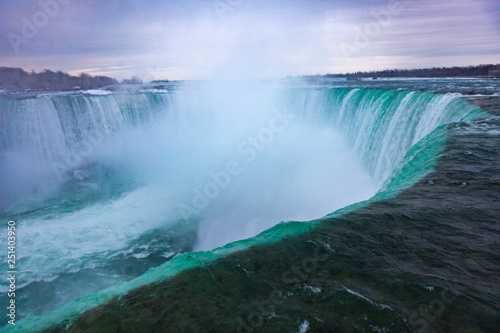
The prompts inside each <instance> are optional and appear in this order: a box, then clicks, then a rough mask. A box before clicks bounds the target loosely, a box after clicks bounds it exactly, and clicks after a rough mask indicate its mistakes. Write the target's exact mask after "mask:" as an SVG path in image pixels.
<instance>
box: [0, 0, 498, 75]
mask: <svg viewBox="0 0 500 333" xmlns="http://www.w3.org/2000/svg"><path fill="white" fill-rule="evenodd" d="M485 63H500V1H498V0H424V1H408V0H401V1H399V2H398V1H390V0H373V1H369V0H348V1H346V0H334V1H326V0H286V1H284V0H276V1H271V0H215V1H213V0H207V1H200V0H165V1H159V0H143V1H140V0H135V1H133V0H106V1H97V0H41V1H39V0H36V1H35V0H1V1H0V66H12V67H22V68H24V69H27V70H31V69H34V70H36V71H39V70H42V69H46V68H47V69H52V70H62V71H66V72H69V73H71V74H78V73H80V72H87V73H89V74H93V75H96V74H103V75H108V76H112V77H116V78H118V79H123V78H126V77H130V76H132V75H136V76H139V77H140V78H141V79H143V80H144V81H149V80H154V79H209V78H218V77H224V78H226V77H281V76H286V75H301V74H318V73H319V74H325V73H337V72H352V71H358V70H375V69H388V68H420V67H434V66H464V65H478V64H485Z"/></svg>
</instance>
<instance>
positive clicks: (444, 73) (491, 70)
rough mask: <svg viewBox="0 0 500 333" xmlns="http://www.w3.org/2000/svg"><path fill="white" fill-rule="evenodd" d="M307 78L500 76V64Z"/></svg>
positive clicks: (393, 70) (310, 76) (387, 70)
mask: <svg viewBox="0 0 500 333" xmlns="http://www.w3.org/2000/svg"><path fill="white" fill-rule="evenodd" d="M302 77H307V78H346V79H351V80H352V79H361V78H485V79H493V78H500V64H497V65H493V64H489V65H478V66H466V67H433V68H421V69H386V70H383V71H369V72H355V73H346V74H326V75H319V74H318V75H304V76H302Z"/></svg>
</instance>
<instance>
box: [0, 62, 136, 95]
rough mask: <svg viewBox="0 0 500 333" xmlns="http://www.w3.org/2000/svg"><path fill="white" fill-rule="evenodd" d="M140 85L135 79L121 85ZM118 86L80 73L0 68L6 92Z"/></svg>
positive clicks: (101, 77)
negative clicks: (73, 74)
mask: <svg viewBox="0 0 500 333" xmlns="http://www.w3.org/2000/svg"><path fill="white" fill-rule="evenodd" d="M139 83H142V81H141V80H139V79H138V78H137V77H133V78H131V79H129V80H123V81H122V84H139ZM117 84H120V83H119V82H118V81H117V80H116V79H113V78H110V77H107V76H91V75H89V74H86V73H81V74H80V75H79V76H72V75H69V74H68V73H63V72H61V71H58V72H53V71H51V70H48V69H45V70H43V71H41V72H39V73H36V72H35V71H31V72H30V73H28V72H26V71H25V70H23V69H22V68H12V67H0V88H3V89H6V90H28V89H29V90H73V89H95V88H102V87H106V86H112V85H117Z"/></svg>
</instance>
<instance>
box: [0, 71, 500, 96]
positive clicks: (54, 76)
mask: <svg viewBox="0 0 500 333" xmlns="http://www.w3.org/2000/svg"><path fill="white" fill-rule="evenodd" d="M298 77H299V78H306V79H312V78H345V79H346V80H348V81H356V80H360V79H362V78H372V79H377V78H484V79H495V78H500V64H497V65H493V64H489V65H478V66H467V67H434V68H423V69H388V70H383V71H370V72H355V73H345V74H325V75H320V74H317V75H302V76H298ZM288 78H291V77H288ZM152 82H153V83H155V82H168V80H161V81H152ZM142 83H143V81H142V80H140V79H139V78H138V77H136V76H133V77H132V78H130V79H125V80H122V81H121V82H120V81H118V80H116V79H114V78H111V77H107V76H92V75H89V74H86V73H81V74H80V75H78V76H72V75H70V74H68V73H64V72H61V71H57V72H54V71H51V70H49V69H45V70H43V71H41V72H38V73H37V72H35V71H34V70H31V72H27V71H25V70H24V69H22V68H13V67H0V92H21V91H24V92H27V91H71V90H81V89H98V88H104V87H108V86H117V85H133V84H142Z"/></svg>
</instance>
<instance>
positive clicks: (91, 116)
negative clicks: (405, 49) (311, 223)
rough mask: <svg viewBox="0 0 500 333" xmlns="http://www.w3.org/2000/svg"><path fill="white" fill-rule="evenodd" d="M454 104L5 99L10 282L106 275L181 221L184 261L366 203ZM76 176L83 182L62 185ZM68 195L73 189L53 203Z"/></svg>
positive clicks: (425, 99) (192, 94)
mask: <svg viewBox="0 0 500 333" xmlns="http://www.w3.org/2000/svg"><path fill="white" fill-rule="evenodd" d="M456 101H457V97H456V96H453V95H444V96H433V95H429V94H427V95H425V94H423V95H422V94H416V93H415V94H414V93H407V92H398V93H396V92H381V91H376V90H373V91H366V90H365V91H363V90H349V91H345V90H344V91H339V92H335V93H333V92H331V91H329V90H328V89H322V90H321V89H320V90H318V89H300V90H299V89H296V90H293V89H292V90H288V89H282V88H281V87H270V86H264V87H263V86H260V85H259V86H248V85H242V86H234V85H233V86H228V85H223V84H221V85H202V84H196V85H184V86H182V87H181V88H180V89H179V90H178V91H176V92H158V91H157V92H155V93H126V94H112V95H102V96H84V97H82V96H76V97H75V96H62V97H61V96H59V97H51V96H44V97H42V98H39V99H27V100H21V101H19V100H14V101H8V102H5V101H3V102H4V103H5V104H4V109H3V110H2V116H1V117H0V120H1V122H0V128H1V129H2V133H3V137H2V139H1V140H0V144H1V145H0V152H1V153H2V159H3V163H2V165H1V166H0V168H1V169H2V173H1V175H2V176H1V178H0V182H1V183H2V191H1V193H2V197H3V198H6V199H8V200H9V201H10V204H9V205H8V207H7V208H6V209H5V212H4V215H6V216H9V219H10V216H13V218H17V217H18V219H17V222H18V226H19V228H18V235H19V236H18V241H19V244H22V246H19V251H18V260H19V266H20V267H22V271H21V273H20V274H19V279H20V281H18V284H19V285H20V286H23V285H26V284H28V283H31V282H33V281H52V280H54V279H56V278H57V277H58V276H60V275H61V274H63V273H69V272H72V273H76V272H79V271H80V270H82V269H84V268H89V267H90V268H92V267H99V266H102V265H105V264H106V261H107V259H108V258H109V256H112V255H115V254H116V253H129V252H130V251H129V249H130V248H132V247H137V246H144V247H145V248H147V247H148V244H147V243H145V244H142V243H140V242H144V240H140V238H141V236H142V235H144V234H146V233H148V232H151V231H155V230H161V232H168V228H169V227H170V226H171V227H172V228H174V226H175V228H177V227H178V224H176V223H177V222H178V221H181V222H182V221H183V222H185V223H192V222H193V221H197V222H199V225H198V233H197V241H196V243H195V244H193V245H194V249H196V250H210V249H213V248H215V247H218V246H221V245H224V244H227V243H228V242H231V241H236V240H239V239H244V238H248V237H252V236H255V235H256V234H258V233H259V232H261V231H264V230H266V229H268V228H270V227H271V226H273V225H275V224H277V223H279V222H281V221H288V220H303V221H307V220H311V219H315V218H320V217H322V216H325V215H327V214H329V213H331V212H333V211H335V210H337V209H339V208H342V207H345V206H347V205H349V204H351V203H355V202H359V201H362V200H365V199H368V198H370V197H371V196H373V195H374V194H375V193H376V192H377V190H378V189H379V188H380V186H381V185H382V183H383V182H384V181H385V180H386V179H387V178H388V177H389V175H390V173H391V171H392V170H393V169H394V168H396V167H397V166H398V163H399V160H400V159H401V158H402V157H403V156H404V154H405V153H406V151H407V150H408V149H409V148H410V147H411V146H412V145H413V144H414V143H415V142H417V141H418V140H420V139H421V138H422V137H423V136H424V135H426V134H428V133H430V132H431V131H432V130H433V129H434V128H436V127H437V126H439V125H440V124H442V123H444V122H445V121H451V120H459V119H462V117H463V116H464V114H466V110H462V109H461V108H463V107H462V105H459V107H453V103H456ZM448 109H450V110H451V111H450V110H448ZM457 110H458V111H457ZM96 134H97V135H96ZM82 142H84V143H85V144H84V145H83V146H82V144H81V143H82ZM395 143H397V144H395ZM82 147H83V148H82ZM68 156H70V157H69V158H68ZM54 165H56V166H57V167H56V168H54ZM66 169H67V170H66ZM80 169H82V170H83V171H84V172H85V173H88V174H89V179H86V180H83V181H79V180H78V181H77V180H75V179H72V178H73V175H74V174H75V173H74V171H75V170H80ZM64 170H66V172H63V171H64ZM96 170H97V171H96ZM75 175H76V174H75ZM68 184H72V186H73V187H74V188H76V190H75V189H74V188H72V189H71V190H70V191H69V192H68V190H66V191H65V192H61V187H62V188H64V187H65V186H66V187H67V185H68ZM20 185H22V186H20ZM34 189H36V193H33V192H34ZM106 191H109V192H110V195H108V196H105V198H102V199H99V197H98V198H97V199H95V197H96V196H98V195H100V194H101V193H102V192H106ZM73 192H76V193H77V195H76V196H77V197H78V200H73V199H71V200H70V199H68V198H69V197H71V195H73V194H72V193H73ZM70 194H71V195H70ZM27 196H28V197H29V198H30V200H20V198H21V197H27ZM47 198H49V199H47ZM72 198H73V197H72ZM47 200H48V201H47ZM31 210H33V211H31ZM29 211H31V212H29ZM28 212H29V213H28ZM165 230H167V231H165ZM3 232H4V231H3V230H2V231H1V233H3ZM158 232H159V231H158ZM3 235H4V234H1V236H2V237H3ZM2 239H6V238H5V237H3V238H2ZM149 240H150V239H149ZM146 242H147V240H146ZM147 256H148V252H147V251H146V252H145V254H141V255H140V256H139V257H147ZM111 282H112V281H111ZM53 283H57V280H56V281H55V282H53ZM5 287H6V286H5V285H4V284H2V290H5ZM97 288H102V286H97ZM56 289H57V288H56ZM57 290H58V292H60V293H61V294H64V293H69V294H71V293H72V290H61V289H57ZM89 291H90V290H87V291H86V292H89ZM63 296H64V298H65V299H67V298H68V296H67V295H63ZM76 296H78V295H75V297H76ZM69 298H71V297H69Z"/></svg>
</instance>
